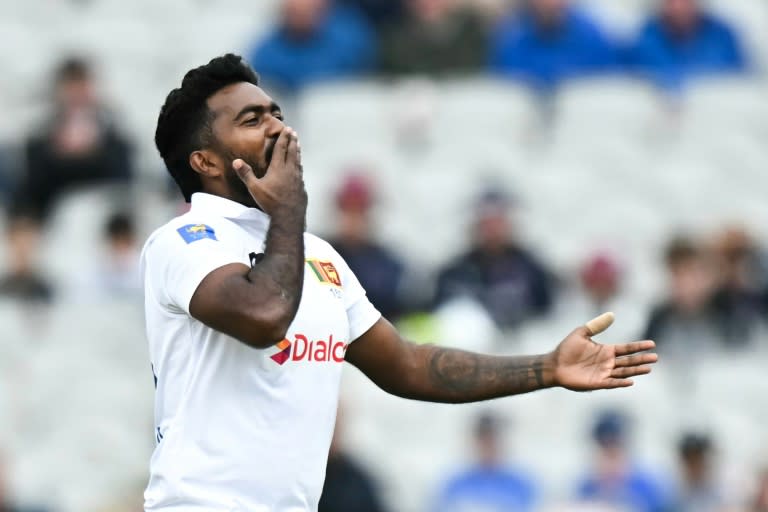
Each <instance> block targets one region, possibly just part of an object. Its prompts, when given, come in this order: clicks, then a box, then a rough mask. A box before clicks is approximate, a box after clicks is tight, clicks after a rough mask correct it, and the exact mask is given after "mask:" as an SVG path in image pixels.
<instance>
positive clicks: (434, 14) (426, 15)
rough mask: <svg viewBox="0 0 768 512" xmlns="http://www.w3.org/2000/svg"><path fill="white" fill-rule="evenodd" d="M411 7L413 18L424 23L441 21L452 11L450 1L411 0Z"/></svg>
mask: <svg viewBox="0 0 768 512" xmlns="http://www.w3.org/2000/svg"><path fill="white" fill-rule="evenodd" d="M409 7H410V10H411V13H413V16H414V17H415V18H416V19H418V20H421V21H424V22H427V23H429V22H435V21H439V20H441V19H442V18H443V17H444V16H445V15H446V14H448V13H449V12H450V10H451V3H450V1H449V0H410V2H409Z"/></svg>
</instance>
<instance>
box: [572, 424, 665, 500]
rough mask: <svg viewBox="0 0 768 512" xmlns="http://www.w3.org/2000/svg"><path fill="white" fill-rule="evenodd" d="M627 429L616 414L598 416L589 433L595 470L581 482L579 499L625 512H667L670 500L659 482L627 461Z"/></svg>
mask: <svg viewBox="0 0 768 512" xmlns="http://www.w3.org/2000/svg"><path fill="white" fill-rule="evenodd" d="M628 426H629V425H628V418H627V417H625V416H624V415H623V414H621V413H618V412H616V411H606V412H604V413H602V414H601V415H600V416H599V417H598V419H597V422H596V423H595V426H594V428H593V431H592V438H593V439H594V441H595V443H596V444H597V450H598V452H597V458H596V461H595V467H594V469H593V470H592V473H591V474H589V475H588V476H587V477H586V478H585V479H584V480H583V481H582V482H581V484H580V486H579V491H578V495H579V498H580V499H581V500H582V501H585V502H590V503H594V504H595V505H613V506H616V507H619V508H620V509H621V510H625V509H626V510H628V511H629V512H667V511H668V510H669V508H668V507H669V505H670V503H669V501H670V500H669V498H668V496H667V493H666V491H665V490H664V488H663V487H662V485H661V483H660V481H657V480H656V479H655V478H654V477H653V476H651V475H650V474H649V473H646V472H644V471H642V470H641V469H639V468H638V467H636V465H635V463H634V462H633V461H632V460H631V458H630V454H629V453H628V447H627V444H628V443H627V434H628V432H627V430H628Z"/></svg>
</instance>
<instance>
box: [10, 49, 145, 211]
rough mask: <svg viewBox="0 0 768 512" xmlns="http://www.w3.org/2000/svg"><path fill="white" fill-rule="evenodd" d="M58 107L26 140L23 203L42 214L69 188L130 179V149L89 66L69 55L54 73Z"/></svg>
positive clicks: (21, 197) (20, 197)
mask: <svg viewBox="0 0 768 512" xmlns="http://www.w3.org/2000/svg"><path fill="white" fill-rule="evenodd" d="M53 100H54V112H53V115H52V117H51V119H50V120H48V121H47V122H46V123H44V126H43V128H42V129H41V130H40V131H39V132H38V133H36V134H34V135H32V136H31V137H30V138H29V140H28V141H27V143H26V148H25V151H26V169H25V172H24V175H23V176H22V177H21V190H20V195H19V197H18V198H17V199H18V201H19V205H22V206H23V207H24V208H33V209H34V211H35V212H36V213H37V215H39V216H40V217H41V218H45V216H46V215H47V214H48V213H49V211H50V209H51V207H52V206H53V205H54V203H55V201H56V200H57V199H58V198H59V197H60V196H61V195H62V194H63V193H64V192H66V191H68V190H70V189H72V188H75V187H82V186H85V185H91V184H100V183H115V182H128V181H129V180H130V178H131V149H130V146H129V144H128V142H127V141H126V140H125V139H124V138H123V137H122V136H121V135H120V134H119V133H118V130H117V128H116V126H115V124H114V120H113V119H112V117H111V116H110V115H109V113H108V111H107V109H106V107H105V106H104V105H103V104H102V102H101V100H100V99H99V97H98V95H97V93H96V83H95V81H94V77H93V71H92V70H91V68H90V66H89V65H88V64H87V63H86V62H85V61H83V60H81V59H79V58H70V59H67V60H65V61H64V62H63V63H62V64H61V65H60V66H59V67H58V69H57V70H56V73H55V76H54V98H53Z"/></svg>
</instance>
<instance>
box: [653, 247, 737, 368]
mask: <svg viewBox="0 0 768 512" xmlns="http://www.w3.org/2000/svg"><path fill="white" fill-rule="evenodd" d="M665 260H666V261H665V262H666V267H667V273H668V275H669V284H668V292H667V293H668V297H667V299H665V300H664V301H663V302H662V303H661V304H659V305H657V306H656V307H655V308H654V309H653V311H652V312H651V316H650V318H649V320H648V324H647V327H646V329H645V336H646V337H647V338H648V339H653V340H654V341H656V343H657V346H658V347H659V351H660V352H666V353H667V354H674V355H683V354H687V355H689V354H691V353H700V352H706V351H711V350H713V349H716V348H718V347H720V346H722V344H723V341H724V335H725V333H724V330H723V322H722V317H721V315H720V314H718V312H717V310H716V308H715V306H714V303H713V296H714V291H715V285H716V275H715V272H714V268H713V262H712V259H711V257H710V255H709V253H708V252H707V251H705V249H704V248H702V247H701V246H700V245H699V244H698V243H697V242H695V241H693V240H691V239H689V238H686V237H677V238H675V239H673V240H672V241H671V243H670V244H669V245H668V247H667V249H666V251H665Z"/></svg>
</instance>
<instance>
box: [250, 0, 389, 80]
mask: <svg viewBox="0 0 768 512" xmlns="http://www.w3.org/2000/svg"><path fill="white" fill-rule="evenodd" d="M281 8H282V13H281V19H280V21H279V22H278V24H277V26H276V27H275V28H274V29H273V30H272V31H271V32H270V33H268V34H267V36H266V37H265V38H264V39H263V40H261V41H260V42H259V43H258V44H257V45H256V47H255V49H254V50H253V51H252V52H251V54H250V58H249V60H250V64H251V65H252V66H253V68H254V69H255V70H256V71H257V72H258V73H259V75H261V77H262V78H263V79H264V80H265V81H266V82H268V83H270V84H271V85H272V86H274V87H277V88H280V89H282V90H283V91H286V92H296V91H298V90H299V89H301V88H302V87H304V86H306V85H308V84H310V83H313V82H317V81H320V80H327V79H335V78H343V77H348V76H354V75H358V74H361V73H364V72H366V71H368V70H369V69H371V68H372V66H373V65H374V63H375V47H376V44H375V36H374V34H373V30H372V29H371V27H370V26H369V25H368V23H367V22H366V20H365V18H363V17H362V15H360V14H359V13H358V12H357V11H355V10H353V9H351V8H345V7H335V6H334V5H333V4H332V2H329V0H285V2H284V3H283V5H282V6H281Z"/></svg>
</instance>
